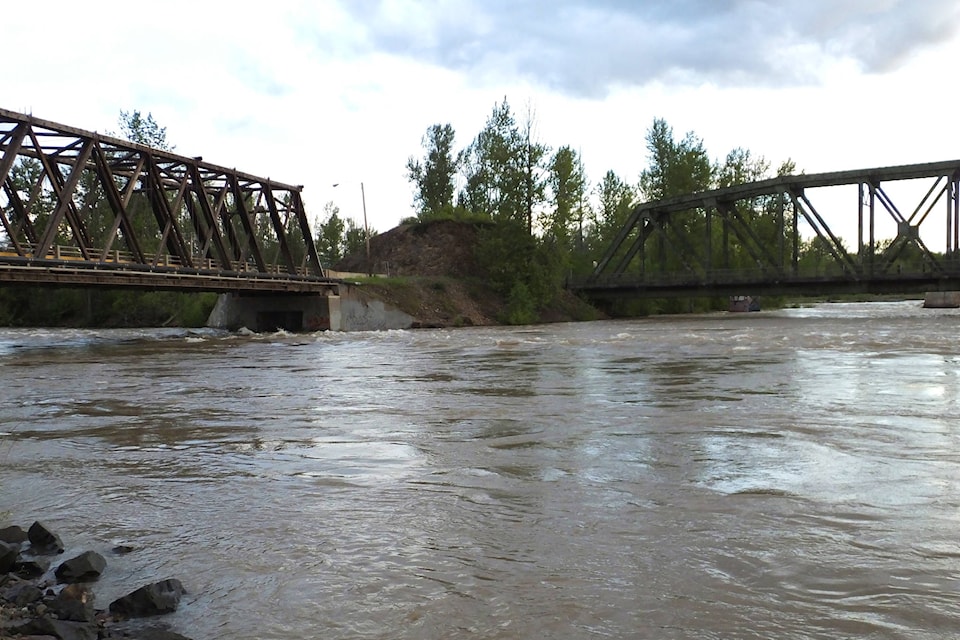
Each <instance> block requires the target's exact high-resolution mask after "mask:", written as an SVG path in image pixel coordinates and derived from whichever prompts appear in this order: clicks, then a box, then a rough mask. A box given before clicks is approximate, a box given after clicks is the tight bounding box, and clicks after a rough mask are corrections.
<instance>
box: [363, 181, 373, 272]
mask: <svg viewBox="0 0 960 640" xmlns="http://www.w3.org/2000/svg"><path fill="white" fill-rule="evenodd" d="M360 199H361V200H362V201H363V239H364V241H365V242H366V243H367V275H368V276H369V277H371V278H372V277H373V264H372V263H371V262H370V227H369V226H368V225H367V194H366V192H365V191H364V190H363V182H361V183H360Z"/></svg>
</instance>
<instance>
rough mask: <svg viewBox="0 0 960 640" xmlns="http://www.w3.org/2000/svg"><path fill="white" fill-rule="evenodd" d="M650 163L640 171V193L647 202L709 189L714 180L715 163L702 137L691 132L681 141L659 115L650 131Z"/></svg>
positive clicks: (648, 145) (648, 140)
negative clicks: (712, 161) (675, 137)
mask: <svg viewBox="0 0 960 640" xmlns="http://www.w3.org/2000/svg"><path fill="white" fill-rule="evenodd" d="M647 151H648V152H649V156H650V166H649V168H647V169H645V170H644V171H643V172H642V173H641V174H640V192H641V193H642V194H643V197H644V199H645V200H647V201H653V200H663V199H664V198H669V197H671V196H678V195H682V194H685V193H696V192H697V191H706V190H707V189H709V188H710V187H711V184H712V182H713V165H712V163H711V162H710V158H709V156H708V155H707V152H706V150H705V149H704V147H703V140H701V139H700V138H698V137H697V136H696V135H694V133H693V132H692V131H691V132H689V133H687V135H686V136H684V138H683V140H680V141H679V142H677V141H675V140H674V138H673V128H672V127H671V126H670V125H668V124H667V122H666V120H663V119H662V118H656V119H654V121H653V124H652V125H651V126H650V129H649V131H648V132H647Z"/></svg>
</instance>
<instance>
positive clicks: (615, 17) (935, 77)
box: [0, 0, 960, 232]
mask: <svg viewBox="0 0 960 640" xmlns="http://www.w3.org/2000/svg"><path fill="white" fill-rule="evenodd" d="M8 4H9V6H5V7H4V9H3V11H2V13H0V34H2V40H3V42H4V50H5V52H6V55H5V58H6V60H5V62H6V64H5V65H4V73H3V75H4V78H3V82H2V83H0V107H3V108H6V109H10V110H13V111H19V112H23V113H32V114H33V115H34V116H36V117H38V118H43V119H46V120H53V121H55V122H60V123H63V124H68V125H71V126H74V127H78V128H81V129H87V130H92V131H98V132H100V133H108V132H116V131H118V130H119V126H118V124H117V123H118V118H119V114H120V111H121V110H124V111H131V110H139V111H141V112H142V113H150V114H152V115H153V117H154V119H155V120H156V121H157V122H158V123H159V124H160V125H161V126H164V127H166V129H167V139H168V141H169V142H170V143H172V144H174V145H175V146H176V149H175V150H176V152H178V153H181V154H183V155H186V156H197V155H200V156H203V158H204V160H205V161H208V162H211V163H214V164H217V165H221V166H227V167H236V168H237V169H239V170H241V171H244V172H247V173H251V174H254V175H258V176H261V177H269V178H272V179H274V180H277V181H280V182H283V183H287V184H297V185H299V184H302V185H304V190H303V197H304V201H305V203H306V206H307V208H308V212H309V214H310V215H311V217H312V218H314V219H316V218H319V217H321V216H322V213H323V207H324V204H325V203H327V202H334V203H335V205H336V206H338V207H339V208H340V211H341V213H342V214H343V215H345V216H346V217H350V218H353V219H354V220H356V221H357V222H358V224H360V223H362V216H363V209H362V199H361V195H362V194H361V187H360V185H361V183H362V184H363V195H365V198H366V209H367V214H368V219H369V224H370V226H371V227H373V228H375V229H376V230H378V231H381V232H382V231H386V230H388V229H390V228H392V227H393V226H395V225H396V224H397V223H398V222H399V221H400V219H402V218H404V217H407V216H410V215H413V213H414V211H413V208H412V202H413V190H412V187H411V185H410V183H409V182H408V180H407V176H406V163H407V159H408V158H409V157H410V156H415V157H422V154H423V148H422V146H421V143H422V139H423V136H424V133H425V132H426V130H427V128H428V127H430V126H431V125H433V124H446V123H449V124H451V125H452V126H453V128H454V130H455V131H456V142H457V146H458V147H465V146H467V145H468V144H469V143H470V142H471V141H472V139H473V138H474V137H475V136H476V135H477V133H479V132H480V130H481V129H482V128H483V126H484V124H485V122H486V119H487V117H488V116H489V115H490V113H491V111H492V109H493V107H494V105H495V104H497V103H498V102H502V101H503V100H504V99H506V100H507V101H508V102H509V104H510V105H511V107H512V108H513V110H514V112H515V113H517V114H518V115H520V114H525V113H527V112H528V110H529V112H530V113H532V114H533V115H534V122H535V131H536V133H537V134H538V137H539V139H540V141H541V142H543V143H546V144H547V145H549V146H550V147H552V148H553V149H554V150H555V149H557V148H558V147H560V146H564V145H567V146H570V147H572V148H574V149H576V150H578V151H579V152H580V153H581V155H582V158H583V161H584V164H585V167H586V170H587V173H588V177H589V178H590V179H591V180H592V181H593V182H594V183H596V182H598V181H599V180H600V179H601V178H602V177H603V175H604V174H605V173H606V172H607V171H608V170H612V171H614V172H616V173H617V174H618V175H619V176H620V177H621V178H623V179H624V180H626V181H627V182H630V183H636V182H637V180H638V178H639V175H640V172H641V171H643V169H644V168H646V167H647V165H648V157H647V151H646V147H645V135H646V133H647V130H648V129H649V128H650V125H651V123H652V122H653V120H654V119H655V118H663V119H665V120H666V121H667V123H668V124H669V125H670V126H671V127H672V128H673V130H674V133H675V136H676V137H677V138H678V139H679V138H680V137H682V136H683V135H684V134H685V133H687V132H690V131H692V132H694V134H695V135H696V136H698V137H699V138H701V139H702V140H703V143H704V146H705V148H706V149H707V151H708V152H709V154H710V155H711V157H712V158H714V159H722V158H723V157H724V156H726V154H727V152H729V151H730V150H731V149H734V148H736V147H741V148H744V149H748V150H749V151H750V152H751V153H752V154H753V155H755V156H763V157H764V158H766V159H767V160H769V161H770V162H771V164H773V165H774V166H777V165H779V164H780V163H781V162H782V161H784V160H786V159H792V160H793V161H794V162H795V163H796V165H797V167H798V169H799V170H801V171H803V172H805V173H818V172H823V171H835V170H846V169H861V168H870V167H881V166H890V165H899V164H911V163H919V162H934V161H941V160H954V159H957V158H960V128H958V127H956V126H955V124H954V121H955V120H956V107H957V96H958V95H960V94H958V92H957V86H956V85H957V74H956V67H955V65H956V63H957V61H958V60H960V31H958V24H960V22H958V18H960V2H957V0H843V1H842V2H841V1H837V0H662V1H661V0H550V1H540V0H530V1H523V0H432V1H431V0H316V1H312V2H307V1H295V0H290V1H288V0H273V1H272V2H269V3H264V2H258V3H252V2H244V1H242V0H241V1H237V0H233V1H231V2H220V1H217V0H202V1H201V0H193V1H189V2H187V1H181V0H166V1H164V2H141V3H130V2H118V1H114V0H98V1H97V2H89V3H87V2H76V1H75V0H70V1H62V2H61V1H44V0H35V1H34V2H29V3H28V2H19V3H8ZM334 184H338V185H339V186H338V187H336V188H335V187H333V186H332V185H334Z"/></svg>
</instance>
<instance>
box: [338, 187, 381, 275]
mask: <svg viewBox="0 0 960 640" xmlns="http://www.w3.org/2000/svg"><path fill="white" fill-rule="evenodd" d="M339 186H340V183H339V182H337V183H334V185H333V187H334V188H337V187H339ZM360 200H361V201H362V202H363V240H364V243H365V244H366V248H367V275H368V276H370V277H373V263H372V262H371V261H370V226H369V225H368V224H367V192H366V191H364V189H363V182H361V183H360Z"/></svg>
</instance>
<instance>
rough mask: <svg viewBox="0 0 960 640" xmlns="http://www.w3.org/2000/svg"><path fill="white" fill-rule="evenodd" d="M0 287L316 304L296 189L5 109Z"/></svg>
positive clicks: (0, 130) (311, 257) (320, 287)
mask: <svg viewBox="0 0 960 640" xmlns="http://www.w3.org/2000/svg"><path fill="white" fill-rule="evenodd" d="M0 185H2V188H0V225H2V227H0V284H27V285H50V286H103V287H135V288H141V289H168V290H204V291H219V292H234V293H323V292H327V291H329V290H331V288H332V287H334V286H335V285H334V281H333V280H331V279H330V278H327V277H325V272H324V269H323V267H322V266H321V264H320V258H319V255H318V253H317V248H316V246H315V244H314V241H313V237H312V234H311V232H310V226H309V224H308V220H307V215H306V212H305V211H304V206H303V201H302V199H301V197H300V191H301V189H302V187H299V186H291V185H286V184H281V183H279V182H275V181H273V180H269V179H263V178H258V177H255V176H252V175H248V174H245V173H241V172H239V171H237V170H236V169H227V168H224V167H218V166H215V165H212V164H209V163H206V162H203V160H202V158H199V157H197V158H188V157H184V156H180V155H176V154H174V153H170V152H167V151H161V150H158V149H153V148H150V147H146V146H143V145H140V144H135V143H132V142H128V141H125V140H120V139H117V138H114V137H110V136H105V135H99V134H97V133H91V132H88V131H82V130H80V129H75V128H73V127H68V126H65V125H61V124H57V123H54V122H49V121H44V120H39V119H37V118H34V117H32V116H27V115H23V114H19V113H15V112H12V111H7V110H3V109H0Z"/></svg>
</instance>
